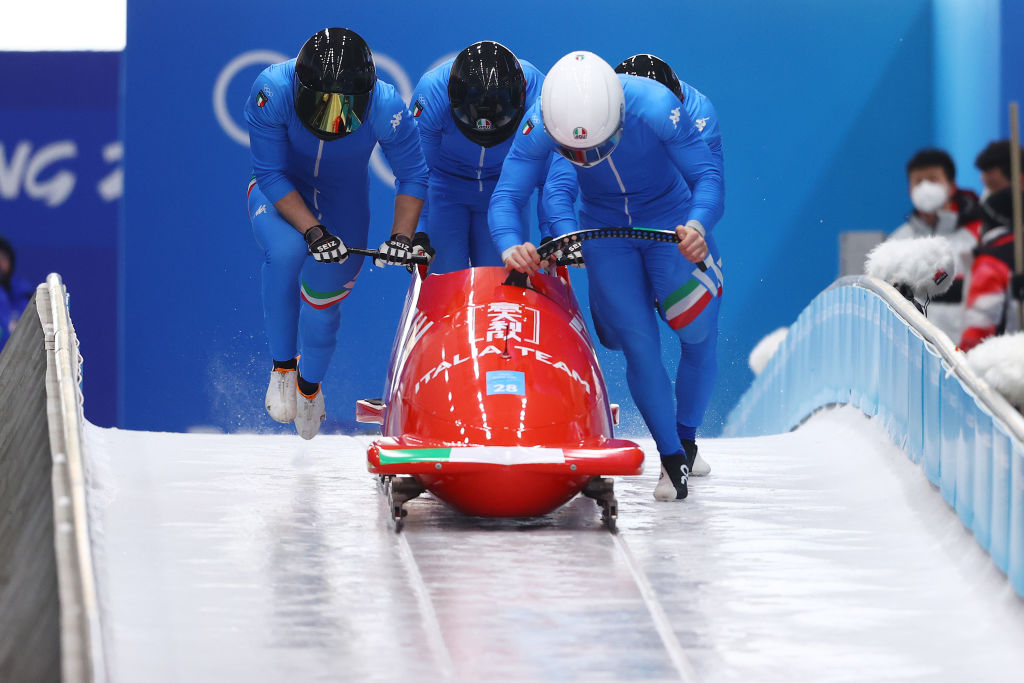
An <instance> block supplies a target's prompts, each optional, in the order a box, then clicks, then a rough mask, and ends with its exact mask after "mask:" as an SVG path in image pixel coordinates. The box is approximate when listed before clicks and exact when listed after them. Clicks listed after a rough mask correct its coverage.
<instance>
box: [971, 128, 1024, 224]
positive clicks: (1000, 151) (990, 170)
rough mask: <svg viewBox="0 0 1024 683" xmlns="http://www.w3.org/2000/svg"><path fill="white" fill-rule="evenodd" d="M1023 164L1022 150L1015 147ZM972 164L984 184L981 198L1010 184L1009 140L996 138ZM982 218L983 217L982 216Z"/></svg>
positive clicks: (1023, 153)
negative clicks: (979, 173) (979, 172)
mask: <svg viewBox="0 0 1024 683" xmlns="http://www.w3.org/2000/svg"><path fill="white" fill-rule="evenodd" d="M1017 153H1018V154H1020V156H1021V162H1022V164H1024V150H1021V148H1020V147H1018V148H1017ZM974 165H975V167H977V169H978V170H979V171H981V182H982V183H983V184H984V185H985V189H984V191H983V192H982V193H981V198H982V200H984V199H987V198H988V197H989V196H991V195H994V194H995V193H996V192H999V191H1000V190H1004V189H1006V188H1007V187H1009V186H1010V141H1009V140H996V141H995V142H990V143H988V147H986V148H985V149H983V150H981V153H980V154H979V155H978V158H977V159H975V160H974ZM982 218H983V219H984V217H982Z"/></svg>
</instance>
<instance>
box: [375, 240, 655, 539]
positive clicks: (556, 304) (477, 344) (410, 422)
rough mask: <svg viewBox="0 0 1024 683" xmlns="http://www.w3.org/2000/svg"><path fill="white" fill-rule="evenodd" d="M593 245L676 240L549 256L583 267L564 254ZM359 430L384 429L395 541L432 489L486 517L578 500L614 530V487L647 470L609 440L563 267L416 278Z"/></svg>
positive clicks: (382, 470)
mask: <svg viewBox="0 0 1024 683" xmlns="http://www.w3.org/2000/svg"><path fill="white" fill-rule="evenodd" d="M598 237H631V238H637V239H657V240H660V241H672V240H675V234H674V233H671V232H667V231H653V230H652V231H642V230H635V229H628V228H627V229H621V228H609V229H603V230H589V231H580V232H577V233H570V234H569V235H565V236H562V237H560V238H557V239H556V240H553V241H552V242H549V243H547V244H546V245H544V246H543V247H542V248H541V256H542V258H548V257H553V258H552V260H553V261H555V260H558V262H559V263H565V262H578V261H577V260H574V258H573V257H572V255H571V254H569V252H570V251H572V250H573V249H578V242H581V241H586V240H587V239H594V238H598ZM577 256H578V254H577ZM563 257H565V260H562V259H563ZM356 418H357V420H359V421H360V422H373V423H378V424H380V425H381V432H382V434H383V436H382V438H379V439H377V440H376V441H374V442H373V443H372V444H371V445H370V447H369V448H368V449H367V464H368V468H369V470H370V472H372V473H374V474H377V475H379V476H380V483H381V485H382V488H383V490H384V492H385V494H386V496H387V500H388V509H389V512H390V515H391V517H392V519H393V520H394V523H395V527H396V530H397V529H401V526H402V520H403V517H404V516H405V515H406V510H405V507H404V506H405V504H406V502H407V501H409V500H411V499H412V498H415V497H416V496H418V495H420V494H421V493H423V492H424V491H429V492H430V493H432V494H433V495H434V496H436V497H437V498H439V499H440V500H442V501H444V502H445V503H447V504H449V505H450V506H452V507H453V508H455V509H456V510H459V511H460V512H462V513H464V514H467V515H479V516H487V517H532V516H538V515H544V514H547V513H549V512H552V511H553V510H555V509H557V508H558V507H560V506H561V505H563V504H564V503H566V502H568V501H569V500H570V499H572V498H573V497H575V496H576V495H577V494H580V493H582V494H584V495H586V496H589V497H591V498H593V499H594V500H595V501H596V502H597V504H598V505H599V506H600V508H601V511H602V519H603V521H604V523H605V525H607V526H608V528H609V529H611V530H614V529H615V525H616V519H617V516H618V504H617V501H616V499H615V496H614V490H613V482H612V480H611V479H610V478H609V476H611V475H619V476H622V475H639V474H641V473H642V471H643V451H642V450H641V449H640V447H639V446H637V445H636V444H635V443H633V442H632V441H627V440H623V439H616V438H614V436H613V424H614V423H615V422H616V421H617V418H618V406H616V405H614V404H611V403H610V402H609V400H608V393H607V389H606V387H605V383H604V378H603V376H602V374H601V369H600V366H599V365H598V362H597V357H596V355H595V353H594V345H593V343H592V341H591V339H590V336H589V334H588V332H587V328H586V325H585V323H584V320H583V315H582V313H581V311H580V309H579V306H578V304H577V302H576V298H575V296H574V295H573V292H572V287H571V285H570V283H569V277H568V272H567V271H566V268H565V267H564V265H557V266H555V267H554V268H553V274H551V273H546V272H543V271H541V272H537V273H535V274H533V275H532V276H530V277H526V276H525V275H520V274H517V273H513V274H512V275H507V274H506V272H505V270H504V269H503V268H501V267H483V268H470V269H466V270H461V271H456V272H452V273H447V274H443V275H436V274H435V275H429V276H428V275H427V267H426V266H423V265H420V266H418V267H417V268H416V269H415V272H414V273H413V277H412V279H411V283H410V286H409V290H408V293H407V295H406V301H405V308H404V311H403V314H402V319H401V322H400V324H399V329H398V332H397V334H396V336H395V341H394V344H393V346H392V350H391V360H390V366H389V370H388V377H387V382H386V384H385V395H384V397H383V398H381V399H364V400H361V401H359V402H357V407H356Z"/></svg>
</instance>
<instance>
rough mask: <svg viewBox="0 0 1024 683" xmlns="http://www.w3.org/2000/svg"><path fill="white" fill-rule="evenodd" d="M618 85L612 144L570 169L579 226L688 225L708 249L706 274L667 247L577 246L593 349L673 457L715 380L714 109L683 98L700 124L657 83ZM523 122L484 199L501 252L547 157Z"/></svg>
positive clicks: (538, 124) (634, 243)
mask: <svg viewBox="0 0 1024 683" xmlns="http://www.w3.org/2000/svg"><path fill="white" fill-rule="evenodd" d="M619 80H620V81H621V83H622V86H623V91H624V96H625V119H624V122H623V127H622V138H621V141H620V142H619V144H618V146H617V147H616V148H615V150H614V152H613V153H612V154H611V156H610V157H609V158H608V159H606V160H605V161H603V162H601V163H599V164H597V165H595V166H592V167H589V168H583V167H579V166H577V167H575V170H576V174H577V178H578V182H579V189H580V195H581V200H582V204H581V210H580V227H581V228H583V229H589V228H599V227H607V226H629V227H644V228H655V229H665V230H672V229H675V227H676V226H677V225H682V224H685V223H686V222H687V221H689V220H696V221H699V222H700V224H701V225H702V226H703V228H704V230H705V232H706V234H705V239H706V241H707V245H708V256H707V258H706V259H705V261H704V265H705V267H706V269H707V270H706V272H705V271H702V270H701V269H700V268H698V267H697V265H696V264H693V263H690V262H689V261H687V260H686V259H685V258H684V257H683V256H682V255H681V254H680V253H679V251H678V249H677V248H676V246H675V245H674V244H666V243H660V242H647V241H640V240H627V239H603V240H594V241H590V242H584V243H583V253H584V259H585V261H586V264H587V271H588V273H589V277H588V280H589V287H590V303H591V309H592V315H594V317H595V326H596V327H598V329H599V334H600V337H601V341H602V342H603V343H605V345H607V346H609V347H610V348H615V349H621V350H622V351H623V353H624V355H625V357H626V378H627V381H628V383H629V388H630V393H631V394H632V396H633V400H634V401H635V403H636V405H637V408H638V409H639V410H640V413H641V414H642V415H643V417H644V421H645V422H646V423H647V426H648V428H649V429H650V431H651V435H652V436H653V437H654V440H655V442H656V443H657V446H658V450H659V452H661V453H662V454H663V455H668V454H673V453H676V452H678V451H679V450H680V439H690V440H692V439H693V438H694V435H695V432H696V428H697V427H698V426H700V423H701V421H702V420H703V417H704V412H705V410H706V409H707V405H708V401H709V400H710V397H711V390H712V388H713V385H714V379H715V374H716V364H717V358H716V348H717V337H718V312H719V305H720V301H721V296H722V270H721V259H720V258H719V255H718V247H717V245H716V244H715V241H714V238H713V236H712V234H711V229H712V227H713V226H714V225H715V223H716V222H717V221H718V219H719V218H720V217H721V215H722V212H723V210H724V181H723V174H722V156H721V142H720V139H718V136H717V131H718V126H717V122H716V121H715V117H714V110H713V109H712V108H711V106H710V103H709V102H707V101H706V98H703V96H701V98H698V97H697V96H696V95H693V96H692V99H691V101H692V102H694V104H699V105H700V111H698V114H699V116H698V119H703V121H699V120H695V119H694V117H693V116H692V115H691V113H690V110H689V108H687V107H683V106H682V105H681V103H680V102H679V100H678V99H677V98H676V97H675V95H673V94H672V92H671V91H670V90H668V89H667V88H665V87H664V86H662V85H661V84H659V83H657V82H655V81H653V80H649V79H646V78H641V77H638V76H631V75H619ZM691 90H692V89H691ZM693 92H696V91H693ZM688 99H690V98H689V97H688ZM700 99H703V100H704V101H703V102H699V100H700ZM524 121H525V125H524V126H523V128H522V129H521V130H520V132H519V133H517V134H516V137H515V141H514V143H513V145H512V150H511V151H510V152H509V155H508V158H507V159H506V161H505V166H504V168H503V169H502V174H501V179H500V180H499V182H498V187H497V189H495V191H494V195H493V197H492V198H491V208H490V222H491V231H492V235H493V237H494V240H495V243H496V244H497V245H498V248H499V249H501V250H502V251H504V250H505V249H507V248H510V247H512V246H515V245H516V244H518V243H519V241H520V240H519V238H518V230H519V226H518V211H519V210H520V207H521V206H522V205H523V203H524V202H525V201H526V198H527V197H528V196H529V192H530V190H531V189H532V188H533V186H534V184H535V182H536V179H537V177H538V175H539V174H540V173H542V172H543V168H544V163H545V160H546V158H547V157H548V155H549V154H550V153H551V151H552V150H554V149H556V144H555V142H554V141H553V140H552V139H551V138H550V136H548V134H547V133H546V132H545V130H544V126H543V125H542V119H541V112H540V107H539V106H537V105H535V106H534V107H532V108H531V109H530V110H529V111H528V112H527V114H526V116H524ZM705 131H706V132H707V133H708V134H709V135H710V134H712V133H714V135H715V141H717V143H718V144H717V145H716V147H717V149H716V150H715V151H713V150H712V149H711V148H709V146H708V143H707V141H706V140H705V138H704V137H702V132H705ZM655 300H656V301H657V302H658V306H659V309H658V314H660V316H661V317H662V318H663V319H664V320H665V321H666V322H667V323H668V324H669V326H670V327H671V328H672V329H673V330H674V331H675V333H676V335H677V336H678V337H679V340H680V342H681V345H682V348H681V357H680V363H679V370H678V374H677V376H676V385H675V398H676V401H675V409H674V410H673V401H672V398H673V388H672V383H671V381H670V380H669V377H668V373H667V372H666V371H665V368H664V366H663V365H662V364H661V346H660V340H659V335H658V315H656V313H655V310H654V309H653V306H652V303H653V302H654V301H655Z"/></svg>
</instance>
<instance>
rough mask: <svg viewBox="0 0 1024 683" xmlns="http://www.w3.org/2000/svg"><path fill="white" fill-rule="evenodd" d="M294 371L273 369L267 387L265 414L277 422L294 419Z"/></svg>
mask: <svg viewBox="0 0 1024 683" xmlns="http://www.w3.org/2000/svg"><path fill="white" fill-rule="evenodd" d="M295 391H296V389H295V370H279V369H276V368H275V369H274V370H271V372H270V385H269V386H268V387H267V400H266V404H267V413H269V414H270V417H272V418H274V419H275V420H277V421H278V422H291V421H292V420H294V419H295Z"/></svg>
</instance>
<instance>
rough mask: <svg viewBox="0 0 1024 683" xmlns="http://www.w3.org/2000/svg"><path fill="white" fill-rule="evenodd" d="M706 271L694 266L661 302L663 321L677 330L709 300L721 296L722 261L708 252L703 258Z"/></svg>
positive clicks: (702, 308)
mask: <svg viewBox="0 0 1024 683" xmlns="http://www.w3.org/2000/svg"><path fill="white" fill-rule="evenodd" d="M704 265H705V266H707V272H704V271H702V270H701V269H700V268H694V269H693V272H692V273H690V279H689V280H687V281H686V283H685V284H684V285H683V286H682V287H680V288H679V289H677V290H675V291H674V292H672V293H671V294H669V295H668V296H667V297H665V300H664V301H663V302H661V308H662V311H664V313H665V321H666V322H667V323H668V325H669V327H671V328H672V329H673V330H678V329H681V328H683V327H685V326H686V325H689V324H690V323H691V322H693V319H694V318H696V317H697V316H698V315H700V314H701V311H703V310H704V309H705V308H706V307H707V305H708V304H709V303H711V300H712V299H713V298H714V297H716V296H722V285H723V283H724V279H723V277H722V261H721V259H719V261H718V263H715V260H714V259H713V258H711V254H708V255H707V257H705V259H704Z"/></svg>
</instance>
